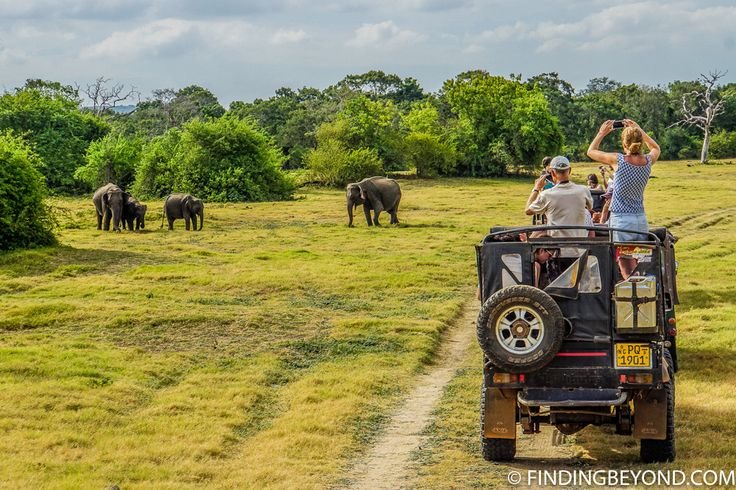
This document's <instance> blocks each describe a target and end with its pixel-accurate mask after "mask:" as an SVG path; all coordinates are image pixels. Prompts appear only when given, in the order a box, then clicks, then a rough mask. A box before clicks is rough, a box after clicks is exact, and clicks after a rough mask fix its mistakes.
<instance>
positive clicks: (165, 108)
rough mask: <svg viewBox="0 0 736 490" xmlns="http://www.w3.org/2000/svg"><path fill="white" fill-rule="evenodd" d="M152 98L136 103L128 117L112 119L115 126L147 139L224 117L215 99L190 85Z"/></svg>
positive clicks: (155, 92) (160, 92)
mask: <svg viewBox="0 0 736 490" xmlns="http://www.w3.org/2000/svg"><path fill="white" fill-rule="evenodd" d="M151 95H152V97H150V98H149V99H147V100H145V101H143V102H140V103H138V105H137V106H136V109H135V111H133V112H132V113H130V114H123V115H117V116H115V119H114V121H115V124H116V126H117V127H118V129H119V130H120V131H122V132H123V133H125V134H138V133H142V134H144V135H146V136H147V137H149V138H152V137H154V136H159V135H162V134H164V133H165V132H166V131H168V130H169V129H170V128H180V127H182V125H184V124H185V123H186V122H188V121H191V120H192V119H195V118H201V119H214V118H218V117H221V116H222V115H223V114H225V108H224V107H222V105H220V102H219V101H218V100H217V97H215V96H214V94H212V92H210V91H209V90H207V89H206V88H203V87H200V86H198V85H190V86H188V87H184V88H182V89H179V90H174V89H170V88H165V89H156V90H153V91H152V93H151Z"/></svg>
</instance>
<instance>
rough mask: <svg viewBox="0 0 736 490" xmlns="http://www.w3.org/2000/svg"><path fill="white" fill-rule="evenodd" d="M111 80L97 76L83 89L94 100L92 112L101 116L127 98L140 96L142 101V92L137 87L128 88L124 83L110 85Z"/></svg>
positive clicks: (91, 100)
mask: <svg viewBox="0 0 736 490" xmlns="http://www.w3.org/2000/svg"><path fill="white" fill-rule="evenodd" d="M109 82H110V79H109V78H105V77H97V79H96V80H95V81H94V82H92V83H89V84H87V86H86V87H85V88H83V89H81V90H82V92H84V94H85V95H86V96H87V97H88V98H89V100H90V102H92V112H93V113H94V114H95V115H97V116H101V115H102V114H104V113H105V112H107V111H109V110H110V109H113V108H115V107H116V106H117V104H119V103H120V102H124V101H126V100H134V99H135V98H138V101H140V95H141V94H140V92H138V90H136V88H135V87H133V86H131V87H129V88H127V89H126V88H125V85H123V84H122V83H116V84H114V85H112V86H109V85H108V83H109Z"/></svg>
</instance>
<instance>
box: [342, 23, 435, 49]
mask: <svg viewBox="0 0 736 490" xmlns="http://www.w3.org/2000/svg"><path fill="white" fill-rule="evenodd" d="M424 39H425V36H424V35H422V34H419V33H417V32H415V31H412V30H408V29H400V28H399V27H398V26H397V25H396V24H394V22H393V21H390V20H387V21H385V22H379V23H377V24H363V25H362V26H360V27H359V28H357V29H356V30H355V36H353V38H352V39H351V40H349V41H348V42H347V44H348V46H353V47H356V48H365V47H382V48H391V47H397V46H401V45H406V44H414V43H417V42H419V41H422V40H424Z"/></svg>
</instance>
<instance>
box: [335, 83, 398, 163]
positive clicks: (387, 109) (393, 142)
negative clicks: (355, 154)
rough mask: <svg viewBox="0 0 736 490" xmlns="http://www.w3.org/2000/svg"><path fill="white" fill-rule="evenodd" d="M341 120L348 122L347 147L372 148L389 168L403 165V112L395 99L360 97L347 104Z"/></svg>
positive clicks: (339, 116) (340, 117)
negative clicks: (401, 118) (374, 99)
mask: <svg viewBox="0 0 736 490" xmlns="http://www.w3.org/2000/svg"><path fill="white" fill-rule="evenodd" d="M338 119H343V120H345V121H346V122H347V128H348V130H347V136H346V140H345V141H344V143H345V144H346V146H347V147H348V148H350V149H356V150H357V149H359V148H373V149H374V150H376V152H377V153H378V156H379V157H380V158H381V160H383V163H384V166H385V168H386V169H387V170H399V169H401V168H403V166H404V165H403V164H404V162H402V156H401V133H400V129H399V122H400V114H399V111H398V109H397V108H396V105H395V104H394V103H393V102H391V101H390V100H376V101H373V100H371V99H369V98H368V97H366V96H359V97H356V98H354V99H351V100H349V101H347V102H346V103H345V107H344V108H343V110H342V111H341V112H340V113H339V114H338Z"/></svg>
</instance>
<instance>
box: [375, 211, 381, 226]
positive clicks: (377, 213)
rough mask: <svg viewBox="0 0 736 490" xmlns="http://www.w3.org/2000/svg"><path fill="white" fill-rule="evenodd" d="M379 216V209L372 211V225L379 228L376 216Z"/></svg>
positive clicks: (379, 224)
mask: <svg viewBox="0 0 736 490" xmlns="http://www.w3.org/2000/svg"><path fill="white" fill-rule="evenodd" d="M379 214H381V210H380V209H374V210H373V224H374V225H376V226H381V223H379V222H378V215H379Z"/></svg>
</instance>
